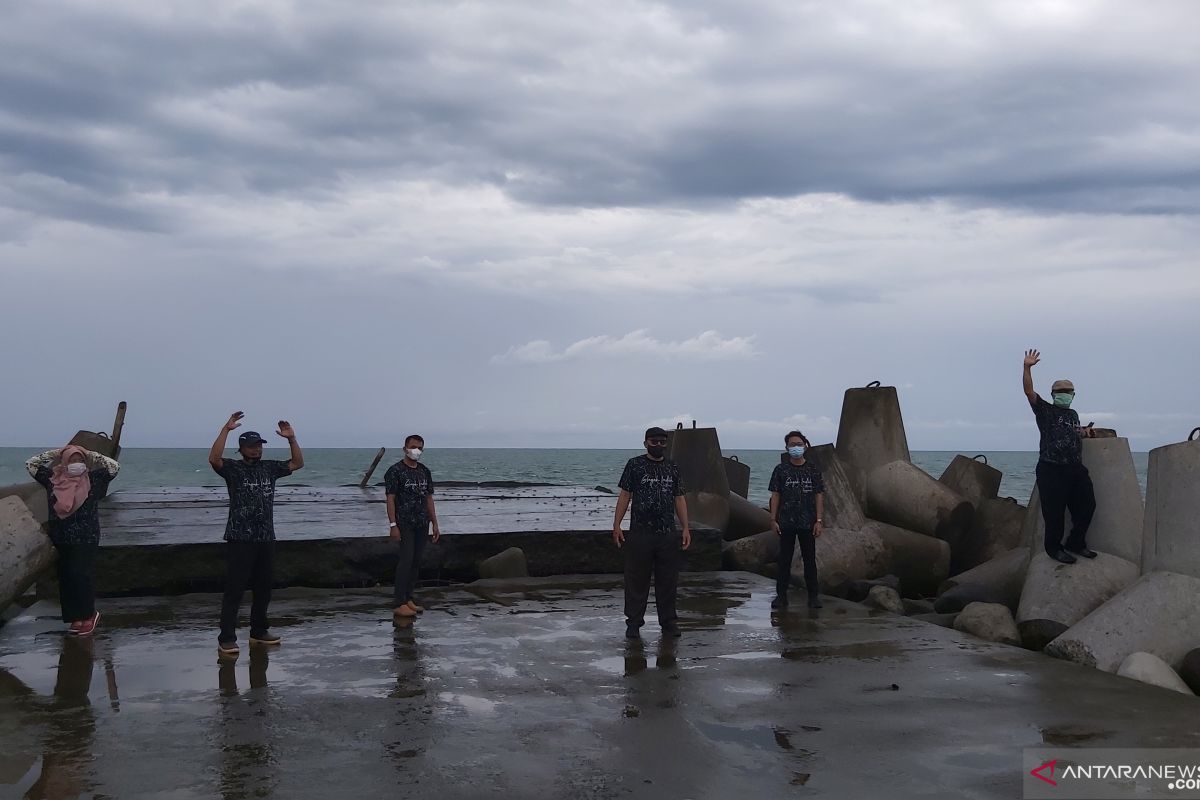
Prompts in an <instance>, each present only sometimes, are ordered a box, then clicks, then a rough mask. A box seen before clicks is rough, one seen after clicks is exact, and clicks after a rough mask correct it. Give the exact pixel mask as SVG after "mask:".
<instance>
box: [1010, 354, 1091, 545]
mask: <svg viewBox="0 0 1200 800" xmlns="http://www.w3.org/2000/svg"><path fill="white" fill-rule="evenodd" d="M1041 358H1042V356H1041V353H1039V352H1038V351H1037V350H1026V351H1025V373H1024V378H1023V384H1024V388H1025V397H1026V398H1028V400H1029V405H1030V406H1031V407H1032V408H1033V416H1034V418H1035V419H1036V420H1037V426H1038V431H1039V432H1040V434H1041V442H1040V444H1039V446H1038V463H1037V487H1038V495H1039V497H1040V498H1041V503H1042V519H1043V521H1044V522H1045V525H1046V541H1045V546H1046V553H1047V555H1049V556H1050V557H1051V558H1053V559H1054V560H1055V561H1061V562H1062V563H1063V564H1074V563H1075V556H1083V557H1084V558H1095V557H1096V551H1094V550H1090V549H1088V546H1087V531H1088V526H1089V525H1091V523H1092V515H1094V514H1095V513H1096V493H1095V491H1094V490H1093V488H1092V478H1091V476H1090V475H1089V474H1088V470H1087V467H1085V466H1084V465H1083V441H1082V440H1083V439H1086V438H1091V437H1092V436H1094V435H1095V432H1094V431H1093V430H1092V427H1091V426H1090V425H1089V426H1088V427H1086V428H1085V427H1082V426H1081V425H1080V424H1079V414H1078V413H1076V412H1075V411H1074V410H1073V409H1072V408H1071V403H1072V401H1073V400H1074V399H1075V385H1074V384H1073V383H1071V381H1068V380H1057V381H1055V382H1054V385H1053V386H1051V387H1050V397H1051V400H1052V402H1049V403H1048V402H1046V401H1045V400H1043V399H1042V398H1041V396H1040V395H1039V394H1038V393H1037V392H1035V391H1034V390H1033V368H1034V367H1035V366H1036V365H1037V363H1038V362H1039V361H1041ZM1068 510H1069V511H1070V512H1071V523H1072V524H1071V535H1070V536H1068V537H1067V541H1066V543H1065V544H1064V543H1063V529H1064V527H1065V526H1066V520H1065V513H1066V511H1068ZM1072 554H1074V555H1072Z"/></svg>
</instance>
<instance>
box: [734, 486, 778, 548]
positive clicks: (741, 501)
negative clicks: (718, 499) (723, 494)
mask: <svg viewBox="0 0 1200 800" xmlns="http://www.w3.org/2000/svg"><path fill="white" fill-rule="evenodd" d="M726 502H728V503H729V522H728V523H726V525H725V541H727V542H731V541H733V540H735V539H741V538H742V537H744V536H753V535H754V534H756V533H759V532H761V531H765V530H766V529H767V528H770V527H771V513H770V512H769V511H767V510H766V509H765V508H761V507H759V506H756V505H754V503H752V502H750V501H749V500H747V499H746V498H744V497H739V496H738V495H736V494H730V495H729V498H728V500H727V501H726Z"/></svg>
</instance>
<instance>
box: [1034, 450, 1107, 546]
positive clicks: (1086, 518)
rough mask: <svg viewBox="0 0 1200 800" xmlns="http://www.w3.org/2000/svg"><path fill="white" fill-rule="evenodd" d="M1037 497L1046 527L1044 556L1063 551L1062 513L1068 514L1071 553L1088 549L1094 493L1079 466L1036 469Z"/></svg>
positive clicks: (1039, 464) (1090, 481) (1089, 479)
mask: <svg viewBox="0 0 1200 800" xmlns="http://www.w3.org/2000/svg"><path fill="white" fill-rule="evenodd" d="M1037 486H1038V496H1039V497H1040V498H1041V502H1042V520H1043V521H1044V522H1045V523H1046V543H1045V544H1046V552H1047V553H1049V554H1051V555H1053V554H1054V553H1057V552H1058V551H1059V550H1060V549H1061V548H1062V547H1063V528H1064V527H1066V519H1065V518H1064V516H1063V515H1064V512H1065V511H1067V510H1069V511H1070V512H1071V535H1070V536H1068V537H1067V541H1066V546H1067V547H1068V548H1070V549H1072V550H1076V551H1078V550H1082V549H1084V548H1085V547H1087V532H1088V526H1090V525H1091V524H1092V517H1093V516H1094V515H1095V513H1096V492H1095V490H1094V489H1093V488H1092V477H1091V475H1089V474H1088V471H1087V467H1085V466H1083V465H1082V464H1048V463H1045V462H1041V461H1039V462H1038V465H1037Z"/></svg>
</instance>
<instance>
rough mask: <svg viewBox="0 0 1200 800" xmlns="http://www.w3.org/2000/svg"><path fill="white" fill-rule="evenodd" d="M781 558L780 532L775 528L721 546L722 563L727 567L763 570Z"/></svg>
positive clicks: (754, 570) (755, 570)
mask: <svg viewBox="0 0 1200 800" xmlns="http://www.w3.org/2000/svg"><path fill="white" fill-rule="evenodd" d="M778 559H779V534H777V533H776V532H775V531H774V530H769V531H763V532H762V533H756V534H754V535H753V536H745V537H743V538H741V539H738V540H737V541H736V542H728V543H726V544H725V545H724V546H723V547H722V548H721V563H722V565H723V566H724V567H725V569H733V570H744V571H746V572H761V571H762V568H763V567H765V566H767V565H768V564H774V563H775V562H776V561H777V560H778Z"/></svg>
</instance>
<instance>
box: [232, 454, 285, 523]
mask: <svg viewBox="0 0 1200 800" xmlns="http://www.w3.org/2000/svg"><path fill="white" fill-rule="evenodd" d="M216 473H217V474H218V475H220V476H221V477H222V478H224V479H225V486H226V487H228V488H229V521H228V522H226V523H225V540H226V541H230V542H270V541H273V540H274V539H275V481H277V480H278V479H280V478H283V477H286V476H288V475H291V474H292V471H291V470H290V469H289V468H288V462H286V461H253V462H252V461H246V460H244V459H238V460H236V461H235V460H234V459H232V458H222V459H221V468H220V469H218V470H216Z"/></svg>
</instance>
